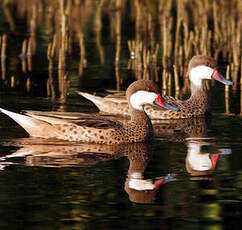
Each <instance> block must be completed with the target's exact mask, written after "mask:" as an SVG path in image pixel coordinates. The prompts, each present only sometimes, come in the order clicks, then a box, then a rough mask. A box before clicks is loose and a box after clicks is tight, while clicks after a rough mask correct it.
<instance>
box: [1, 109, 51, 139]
mask: <svg viewBox="0 0 242 230" xmlns="http://www.w3.org/2000/svg"><path fill="white" fill-rule="evenodd" d="M0 112H2V113H4V114H6V115H7V116H9V117H11V118H12V119H13V120H14V121H15V122H17V123H18V124H19V125H20V126H22V127H23V128H24V129H25V130H26V131H27V132H28V133H29V135H30V136H36V137H45V136H43V135H42V130H43V128H47V127H48V126H50V125H49V124H48V123H47V122H44V121H40V120H37V119H35V118H32V117H29V116H26V115H22V114H19V113H14V112H11V111H8V110H5V109H2V108H0Z"/></svg>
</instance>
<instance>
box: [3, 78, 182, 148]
mask: <svg viewBox="0 0 242 230" xmlns="http://www.w3.org/2000/svg"><path fill="white" fill-rule="evenodd" d="M126 97H127V101H128V104H129V112H130V117H131V119H130V121H129V122H127V123H126V124H124V123H122V122H119V121H117V120H113V119H108V118H103V117H100V116H91V115H89V116H81V117H80V118H79V119H67V118H66V119H61V118H58V117H55V116H50V115H48V114H45V115H43V114H42V115H38V114H34V113H28V112H26V113H24V114H20V113H15V112H11V111H9V110H5V109H2V108H0V111H1V112H2V113H4V114H6V115H8V116H9V117H10V118H12V119H13V120H14V121H15V122H17V123H18V124H19V125H20V126H22V127H23V128H24V129H25V130H26V131H27V133H28V134H29V135H30V136H31V137H39V138H48V139H51V138H54V139H61V140H66V141H75V142H88V143H97V144H120V143H135V142H147V141H150V140H151V139H152V124H151V121H150V119H149V117H148V115H147V114H146V112H145V111H144V105H145V104H155V105H157V106H160V107H162V108H165V109H170V110H174V111H176V110H178V109H177V108H176V107H173V106H171V105H169V104H167V103H166V101H165V100H164V99H163V97H162V95H161V94H160V90H159V88H158V86H157V85H156V84H155V83H154V82H153V81H151V80H137V81H135V82H133V83H132V84H131V85H130V86H129V87H128V89H127V91H126Z"/></svg>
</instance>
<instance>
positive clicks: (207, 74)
mask: <svg viewBox="0 0 242 230" xmlns="http://www.w3.org/2000/svg"><path fill="white" fill-rule="evenodd" d="M213 71H214V70H213V69H212V68H210V67H208V66H205V65H199V66H197V67H194V68H192V69H191V72H190V81H191V82H192V83H193V84H194V85H196V86H198V87H202V80H203V79H211V78H212V74H213Z"/></svg>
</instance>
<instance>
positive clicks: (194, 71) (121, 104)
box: [78, 55, 233, 119]
mask: <svg viewBox="0 0 242 230" xmlns="http://www.w3.org/2000/svg"><path fill="white" fill-rule="evenodd" d="M216 68H217V63H216V61H215V60H214V59H213V58H211V57H208V56H201V55H199V56H194V57H193V58H192V59H191V60H190V62H189V65H188V74H189V79H190V85H191V96H190V98H189V99H187V100H178V99H175V98H174V97H171V96H165V97H164V98H165V100H166V101H167V103H169V104H171V105H172V106H175V107H177V108H179V110H178V111H166V110H163V109H160V108H157V107H154V106H152V105H148V104H147V105H145V111H146V113H147V114H148V116H149V117H150V118H151V119H180V118H190V117H202V116H205V115H206V113H207V112H208V97H207V94H206V92H205V90H204V89H203V79H210V80H211V79H215V80H217V81H220V82H222V83H223V84H226V85H232V84H233V82H232V81H229V80H227V79H225V78H224V77H223V76H222V75H221V74H220V73H219V72H218V70H217V69H216ZM78 93H79V94H80V95H82V96H83V97H85V98H87V99H88V100H90V101H92V102H93V103H94V104H95V105H96V106H97V107H98V108H99V110H100V111H102V112H105V113H112V114H120V115H129V112H128V104H127V101H126V99H125V98H124V97H122V96H120V95H118V96H110V95H108V96H107V97H105V98H103V97H98V96H94V95H91V94H88V93H83V92H78Z"/></svg>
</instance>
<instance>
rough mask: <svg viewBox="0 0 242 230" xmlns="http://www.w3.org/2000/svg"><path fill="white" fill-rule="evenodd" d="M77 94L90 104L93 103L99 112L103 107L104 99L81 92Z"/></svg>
mask: <svg viewBox="0 0 242 230" xmlns="http://www.w3.org/2000/svg"><path fill="white" fill-rule="evenodd" d="M77 93H78V94H79V95H81V96H83V97H85V98H86V99H87V100H89V101H91V102H92V103H94V104H95V105H96V106H97V107H98V108H99V110H101V111H102V110H103V109H102V108H103V105H105V99H104V98H102V97H99V96H94V95H92V94H90V93H84V92H81V91H77Z"/></svg>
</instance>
